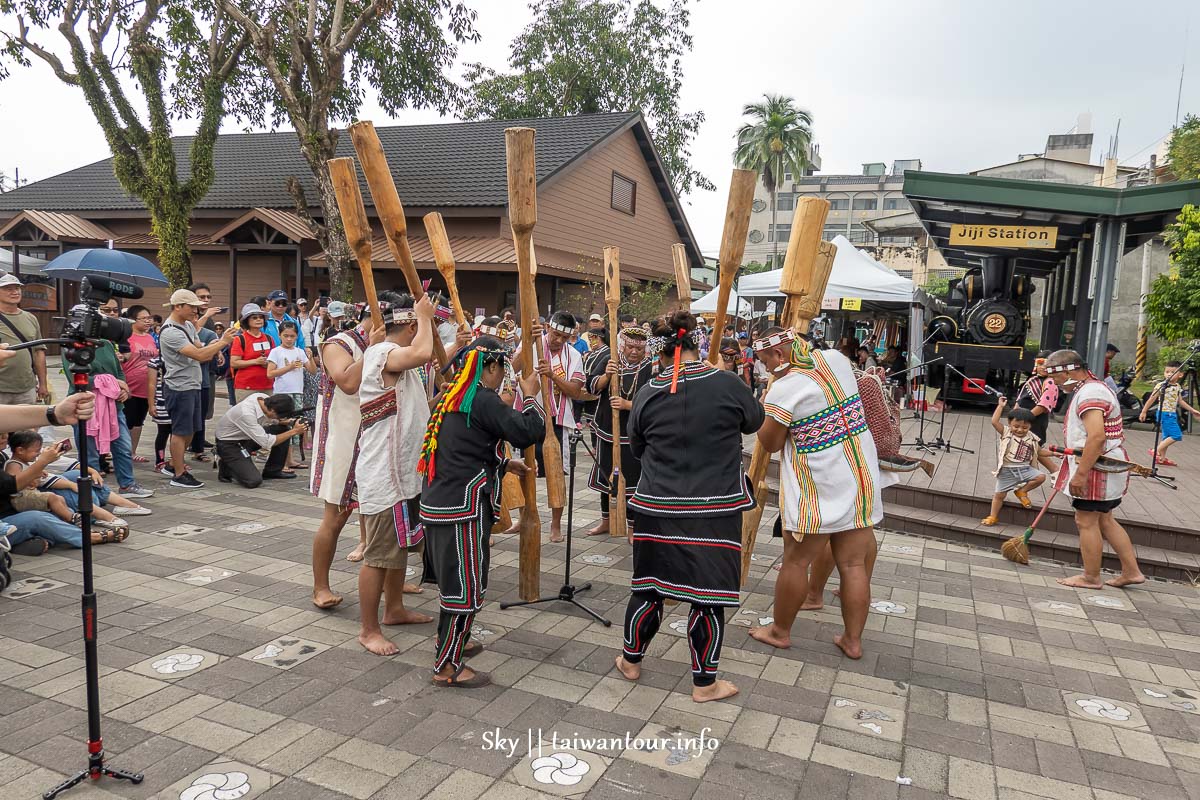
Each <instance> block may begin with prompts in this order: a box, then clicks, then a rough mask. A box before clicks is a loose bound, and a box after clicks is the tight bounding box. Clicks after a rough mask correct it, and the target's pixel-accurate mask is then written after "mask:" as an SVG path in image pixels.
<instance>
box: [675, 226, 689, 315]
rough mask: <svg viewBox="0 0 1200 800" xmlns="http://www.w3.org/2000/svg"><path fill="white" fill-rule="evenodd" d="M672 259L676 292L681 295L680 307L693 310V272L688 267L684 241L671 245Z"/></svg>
mask: <svg viewBox="0 0 1200 800" xmlns="http://www.w3.org/2000/svg"><path fill="white" fill-rule="evenodd" d="M671 261H672V262H673V263H674V265H675V294H676V295H678V296H679V307H680V308H682V309H683V310H684V311H691V310H692V274H691V270H689V269H688V257H687V246H686V245H684V244H683V243H676V244H673V245H671Z"/></svg>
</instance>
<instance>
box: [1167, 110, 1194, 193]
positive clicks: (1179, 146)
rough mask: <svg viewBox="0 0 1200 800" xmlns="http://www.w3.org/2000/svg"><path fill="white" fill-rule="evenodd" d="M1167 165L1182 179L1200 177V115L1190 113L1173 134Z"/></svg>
mask: <svg viewBox="0 0 1200 800" xmlns="http://www.w3.org/2000/svg"><path fill="white" fill-rule="evenodd" d="M1167 166H1168V167H1169V168H1170V170H1171V172H1173V173H1175V177H1176V178H1177V179H1178V180H1181V181H1191V180H1196V179H1200V117H1197V116H1196V115H1195V114H1188V115H1187V116H1186V117H1184V119H1183V124H1182V125H1180V126H1179V127H1178V128H1176V129H1175V132H1174V133H1173V134H1172V135H1171V143H1170V144H1169V145H1167Z"/></svg>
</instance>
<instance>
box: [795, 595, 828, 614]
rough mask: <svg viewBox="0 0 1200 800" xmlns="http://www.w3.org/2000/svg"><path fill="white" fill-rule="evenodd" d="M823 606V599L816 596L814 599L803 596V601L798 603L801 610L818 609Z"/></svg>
mask: <svg viewBox="0 0 1200 800" xmlns="http://www.w3.org/2000/svg"><path fill="white" fill-rule="evenodd" d="M824 607H825V599H824V598H822V597H818V598H816V599H815V600H814V599H812V598H811V597H806V598H804V602H803V603H801V604H800V610H801V611H820V610H821V609H822V608H824Z"/></svg>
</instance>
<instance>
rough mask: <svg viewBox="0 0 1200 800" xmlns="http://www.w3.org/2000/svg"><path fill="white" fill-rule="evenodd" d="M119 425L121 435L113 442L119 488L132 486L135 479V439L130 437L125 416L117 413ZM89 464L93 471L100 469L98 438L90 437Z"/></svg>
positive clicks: (114, 466) (114, 464)
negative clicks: (97, 447)
mask: <svg viewBox="0 0 1200 800" xmlns="http://www.w3.org/2000/svg"><path fill="white" fill-rule="evenodd" d="M117 423H118V425H119V426H120V434H119V435H118V436H117V438H116V439H113V441H112V462H113V469H114V470H115V471H116V473H117V485H118V486H132V485H133V484H134V479H133V439H131V438H130V436H129V426H128V425H126V424H125V415H124V414H122V413H121V412H117ZM88 464H89V465H90V466H91V467H92V469H100V452H99V451H98V450H97V449H96V437H95V436H89V437H88Z"/></svg>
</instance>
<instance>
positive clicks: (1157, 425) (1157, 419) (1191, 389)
mask: <svg viewBox="0 0 1200 800" xmlns="http://www.w3.org/2000/svg"><path fill="white" fill-rule="evenodd" d="M1197 353H1200V342H1197V343H1193V345H1192V349H1191V351H1190V352H1188V355H1187V358H1185V359H1184V360H1183V364H1181V365H1180V366H1179V372H1182V373H1183V374H1184V375H1185V376H1186V377H1187V381H1188V393H1189V394H1190V395H1191V396H1192V402H1193V403H1194V402H1196V400H1195V398H1196V390H1197V387H1196V371H1195V368H1194V367H1193V366H1192V359H1194V358H1195V357H1196V354H1197ZM1162 401H1163V398H1162V397H1161V396H1160V397H1159V398H1158V410H1156V411H1155V414H1154V449H1153V451H1152V452H1153V455H1152V456H1151V457H1150V474H1149V475H1147V476H1146V477H1147V478H1150V479H1151V480H1155V481H1158V482H1159V483H1161V484H1162V485H1164V486H1168V487H1170V488H1172V489H1174V488H1175V486H1174V485H1172V484H1171V483H1170V481H1173V480H1175V478H1173V477H1171V476H1169V475H1159V474H1158V446H1159V444H1161V443H1162V418H1161V416H1160V413H1161V411H1162ZM1188 427H1189V428H1190V427H1191V425H1190V424H1189V426H1188ZM1189 433H1190V430H1189Z"/></svg>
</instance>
